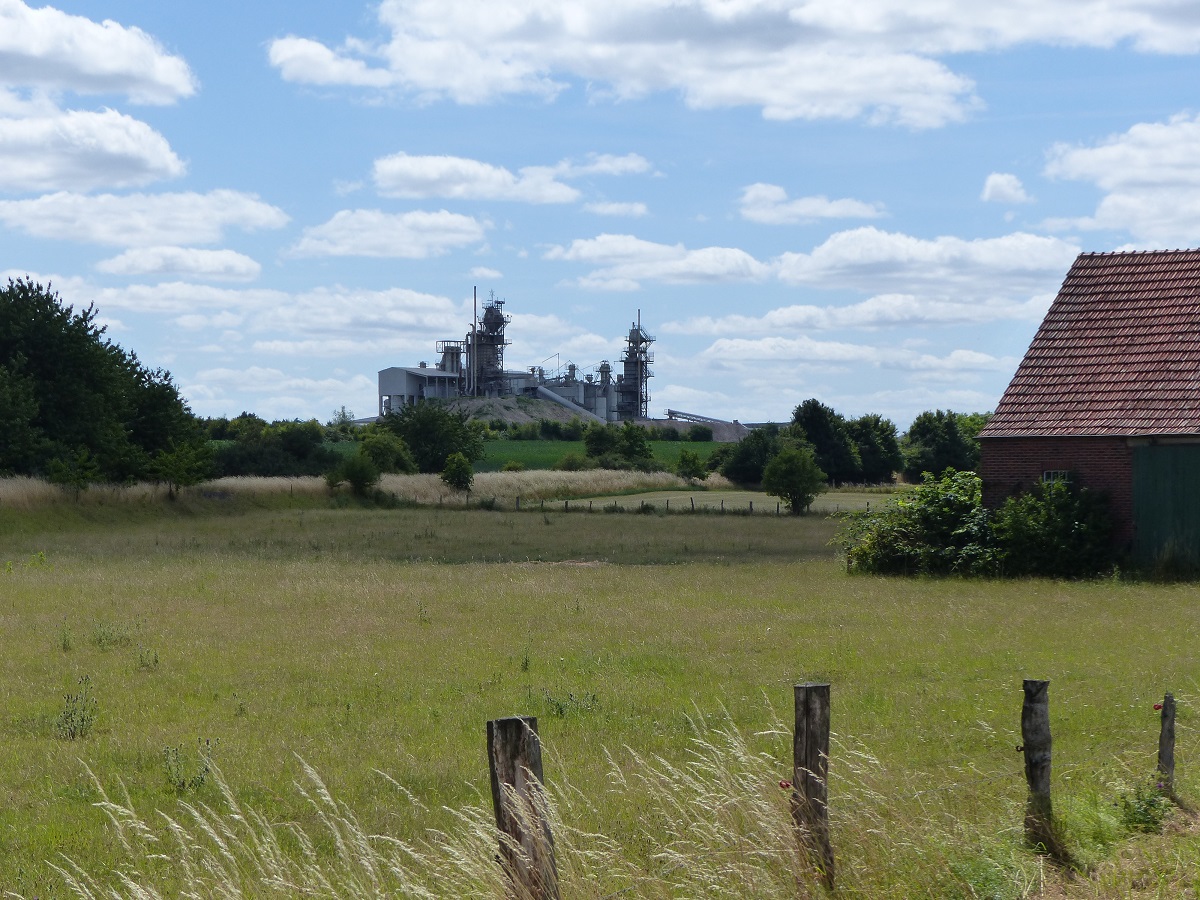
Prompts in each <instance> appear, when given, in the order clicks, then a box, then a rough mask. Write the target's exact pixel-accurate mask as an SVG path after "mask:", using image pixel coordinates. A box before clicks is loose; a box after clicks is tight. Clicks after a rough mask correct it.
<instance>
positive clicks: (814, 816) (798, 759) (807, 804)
mask: <svg viewBox="0 0 1200 900" xmlns="http://www.w3.org/2000/svg"><path fill="white" fill-rule="evenodd" d="M792 759H793V772H792V818H793V820H795V823H796V830H797V834H798V837H799V839H800V842H801V844H802V845H803V847H804V849H805V851H806V852H807V853H808V854H809V855H810V856H811V858H812V860H813V863H814V864H815V865H816V866H817V868H819V869H820V870H821V877H822V878H823V879H824V881H825V886H826V887H828V888H830V889H832V888H833V845H832V844H831V843H830V840H829V685H828V684H812V683H808V684H798V685H796V730H795V732H794V737H793V743H792Z"/></svg>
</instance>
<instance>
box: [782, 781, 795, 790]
mask: <svg viewBox="0 0 1200 900" xmlns="http://www.w3.org/2000/svg"><path fill="white" fill-rule="evenodd" d="M779 786H780V787H781V788H782V789H783V790H785V791H786V790H787V789H788V788H790V787H791V786H792V783H791V782H790V781H781V782H779Z"/></svg>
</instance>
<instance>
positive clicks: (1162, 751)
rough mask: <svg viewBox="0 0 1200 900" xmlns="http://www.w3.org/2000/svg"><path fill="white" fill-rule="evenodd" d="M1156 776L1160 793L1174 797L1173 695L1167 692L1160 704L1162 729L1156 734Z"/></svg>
mask: <svg viewBox="0 0 1200 900" xmlns="http://www.w3.org/2000/svg"><path fill="white" fill-rule="evenodd" d="M1158 775H1159V780H1160V781H1161V783H1162V791H1163V793H1164V794H1166V795H1167V796H1168V797H1170V798H1172V799H1174V797H1175V695H1174V694H1172V693H1170V692H1168V693H1167V695H1166V696H1165V697H1163V702H1162V729H1161V730H1160V731H1159V734H1158Z"/></svg>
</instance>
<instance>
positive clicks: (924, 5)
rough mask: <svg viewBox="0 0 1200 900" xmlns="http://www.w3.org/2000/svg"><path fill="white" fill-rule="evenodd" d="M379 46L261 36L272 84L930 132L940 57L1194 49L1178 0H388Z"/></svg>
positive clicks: (1199, 30)
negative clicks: (603, 100)
mask: <svg viewBox="0 0 1200 900" xmlns="http://www.w3.org/2000/svg"><path fill="white" fill-rule="evenodd" d="M379 18H380V21H381V23H382V24H383V25H384V27H385V28H388V29H389V30H390V32H391V38H390V40H388V41H387V42H386V43H381V44H373V43H371V42H369V41H364V40H360V39H350V40H347V41H346V42H344V43H343V44H342V45H341V46H339V47H335V48H334V47H329V46H326V45H324V44H320V43H318V42H316V41H313V40H309V39H305V38H300V37H296V36H289V37H286V38H283V39H280V40H277V41H275V42H273V43H272V44H271V47H270V58H271V62H272V64H273V65H275V66H276V67H277V68H278V69H279V71H280V74H281V75H282V77H283V78H285V79H287V80H289V81H295V82H300V83H309V84H324V85H333V84H344V85H350V86H357V87H364V88H384V89H389V90H395V91H399V92H403V93H406V94H409V95H412V96H415V97H417V98H418V99H420V100H422V101H428V100H431V99H438V98H449V99H452V100H454V101H456V102H459V103H483V102H489V101H493V100H496V99H498V98H500V97H503V96H506V95H511V94H520V93H523V94H531V95H534V96H540V97H545V98H548V99H553V98H554V97H555V96H556V95H557V94H559V93H561V92H562V91H564V90H566V89H567V88H568V86H569V85H570V84H572V83H576V84H582V85H586V86H587V89H588V90H589V91H591V92H592V93H593V94H594V95H597V96H609V97H615V98H618V99H627V98H634V97H638V96H642V95H645V94H647V93H650V92H655V91H677V92H679V93H680V94H681V95H682V96H683V98H684V100H685V102H686V103H687V104H688V105H690V106H692V107H696V108H714V107H725V106H742V105H748V106H757V107H760V108H761V109H762V111H763V115H765V116H766V117H768V118H775V119H796V118H808V119H818V118H838V119H847V118H858V117H865V118H868V119H870V120H872V121H880V122H898V123H900V124H904V125H908V126H914V127H930V126H938V125H942V124H945V123H946V122H951V121H955V120H958V119H961V118H963V117H964V116H965V115H967V114H968V113H969V112H970V111H971V110H972V109H973V108H975V107H976V106H977V105H978V101H977V99H976V98H975V96H974V86H973V84H972V82H971V80H970V79H969V78H967V77H965V76H963V75H961V74H958V73H956V72H954V71H952V70H951V69H950V68H949V67H948V66H947V65H946V64H944V63H943V62H941V61H940V60H939V57H942V56H949V55H957V54H963V53H972V52H987V51H992V50H998V49H1003V48H1008V47H1013V46H1017V45H1029V44H1036V45H1050V46H1063V45H1066V46H1083V47H1105V48H1108V47H1114V46H1117V45H1118V44H1122V43H1129V44H1131V45H1132V46H1133V47H1134V48H1135V49H1137V50H1141V51H1145V52H1168V53H1194V52H1197V50H1200V14H1198V13H1197V12H1196V11H1195V9H1194V8H1193V6H1192V5H1191V4H1186V3H1183V2H1180V0H1174V2H1172V0H1165V2H1146V0H1074V2H1070V3H1045V2H1038V0H1001V2H996V3H992V4H989V5H987V6H981V5H979V4H968V3H948V2H946V0H912V2H907V3H898V2H896V0H859V2H855V3H847V2H845V0H757V2H755V0H746V2H725V0H603V2H601V0H576V2H572V3H569V4H563V3H559V2H555V0H459V2H456V3H444V2H438V0H384V2H383V3H381V4H380V6H379Z"/></svg>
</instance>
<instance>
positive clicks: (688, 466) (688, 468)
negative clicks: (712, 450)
mask: <svg viewBox="0 0 1200 900" xmlns="http://www.w3.org/2000/svg"><path fill="white" fill-rule="evenodd" d="M675 474H676V475H678V476H679V477H680V478H686V479H687V480H688V481H704V479H706V478H708V469H707V468H705V466H704V460H702V459H701V458H700V454H699V453H696V452H694V451H692V450H688V449H687V448H686V447H684V448H682V449H681V450H680V451H679V462H678V463H677V464H676V466H675Z"/></svg>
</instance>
